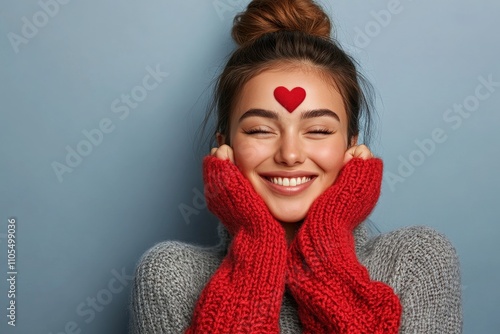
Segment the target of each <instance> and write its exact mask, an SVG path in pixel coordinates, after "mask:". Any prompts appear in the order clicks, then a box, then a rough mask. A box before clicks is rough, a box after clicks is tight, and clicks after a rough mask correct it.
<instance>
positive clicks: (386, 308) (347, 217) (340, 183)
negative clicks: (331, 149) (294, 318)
mask: <svg viewBox="0 0 500 334" xmlns="http://www.w3.org/2000/svg"><path fill="white" fill-rule="evenodd" d="M381 182H382V160H380V159H378V158H372V159H367V160H363V159H361V158H353V159H352V160H351V161H349V162H348V163H347V164H346V165H345V166H344V168H343V169H342V170H341V172H340V174H339V176H338V178H337V180H336V181H335V183H334V184H333V185H332V186H331V187H330V188H328V189H327V190H326V191H325V192H324V193H323V194H321V195H320V196H319V197H318V198H317V199H316V200H315V201H314V203H313V205H312V206H311V208H310V210H309V212H308V214H307V217H306V219H305V221H304V223H303V225H302V226H301V227H300V229H299V231H298V232H297V235H296V237H295V239H294V240H293V241H292V243H291V245H290V253H289V257H288V262H287V269H288V270H287V285H288V287H289V288H290V291H291V293H292V295H293V296H294V297H295V299H296V301H297V302H298V304H299V310H298V311H299V317H300V319H301V322H302V324H303V326H304V333H316V334H317V333H344V334H347V333H348V334H355V333H369V334H392V333H397V332H398V328H399V323H400V318H401V304H400V302H399V298H398V296H397V295H396V294H395V293H394V291H393V290H392V288H391V287H389V286H388V285H386V284H384V283H382V282H377V281H372V280H371V279H370V277H369V274H368V271H367V269H366V268H365V267H364V266H363V265H362V264H361V263H359V261H358V259H357V257H356V253H355V243H354V236H353V230H354V228H356V226H358V225H359V224H360V223H361V222H362V221H363V220H364V219H366V218H367V217H368V215H369V214H370V212H371V211H372V210H373V208H374V207H375V205H376V203H377V200H378V197H379V195H380V186H381Z"/></svg>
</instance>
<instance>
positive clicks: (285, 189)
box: [261, 172, 316, 196]
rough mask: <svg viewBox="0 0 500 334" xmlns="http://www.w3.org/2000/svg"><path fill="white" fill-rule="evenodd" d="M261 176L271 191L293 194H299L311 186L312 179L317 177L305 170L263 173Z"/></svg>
mask: <svg viewBox="0 0 500 334" xmlns="http://www.w3.org/2000/svg"><path fill="white" fill-rule="evenodd" d="M261 177H262V178H263V179H264V180H265V181H266V182H265V184H266V185H267V186H268V187H269V188H270V189H271V191H273V192H275V193H278V194H280V195H287V196H291V195H297V194H299V193H301V192H302V191H304V190H305V189H307V188H309V186H310V185H311V184H312V182H311V181H313V180H314V179H315V178H316V175H312V174H309V173H305V172H293V173H285V174H282V173H280V174H268V175H261Z"/></svg>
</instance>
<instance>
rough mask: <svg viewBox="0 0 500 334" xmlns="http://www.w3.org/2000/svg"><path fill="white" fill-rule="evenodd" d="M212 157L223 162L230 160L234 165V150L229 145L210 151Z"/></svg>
mask: <svg viewBox="0 0 500 334" xmlns="http://www.w3.org/2000/svg"><path fill="white" fill-rule="evenodd" d="M210 155H212V156H214V157H216V158H219V159H221V160H229V161H231V162H232V163H233V164H234V153H233V149H232V148H231V147H230V146H229V145H226V144H224V145H221V146H219V147H214V148H212V149H211V150H210Z"/></svg>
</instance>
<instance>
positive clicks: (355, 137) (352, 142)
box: [349, 135, 358, 147]
mask: <svg viewBox="0 0 500 334" xmlns="http://www.w3.org/2000/svg"><path fill="white" fill-rule="evenodd" d="M356 144H358V135H355V136H352V138H351V142H350V143H349V147H353V146H355V145H356Z"/></svg>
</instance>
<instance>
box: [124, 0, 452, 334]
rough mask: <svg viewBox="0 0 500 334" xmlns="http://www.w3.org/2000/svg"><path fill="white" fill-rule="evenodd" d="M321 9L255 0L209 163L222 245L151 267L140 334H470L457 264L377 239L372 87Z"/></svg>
mask: <svg viewBox="0 0 500 334" xmlns="http://www.w3.org/2000/svg"><path fill="white" fill-rule="evenodd" d="M330 28H331V27H330V21H329V18H328V16H327V15H326V14H325V13H324V12H323V11H322V9H321V8H320V7H319V6H317V5H316V4H315V3H314V2H313V1H307V0H254V1H252V2H251V3H250V4H249V5H248V8H247V9H246V11H245V12H243V13H242V14H240V15H239V16H237V18H236V19H235V23H234V27H233V31H232V35H233V38H234V40H235V41H236V42H237V43H238V44H239V48H238V49H237V50H236V51H235V52H234V53H233V54H232V56H231V58H230V59H229V61H228V63H227V64H226V67H225V69H224V71H223V73H222V74H221V76H220V77H219V80H218V84H217V88H216V91H215V102H216V110H217V113H218V120H217V134H216V137H217V141H218V145H219V146H218V147H217V148H213V149H212V151H211V154H210V155H209V156H208V157H206V158H205V160H204V164H203V173H204V182H205V196H206V199H207V204H208V207H209V209H210V211H211V212H212V213H214V214H215V215H216V216H217V217H218V218H219V219H220V221H221V224H220V229H219V231H220V236H221V242H220V244H219V245H217V246H215V247H212V248H203V247H198V246H195V245H189V244H185V243H181V242H175V241H168V242H163V243H160V244H158V245H156V246H154V247H153V248H151V249H150V250H149V251H148V252H147V253H146V254H145V255H144V256H143V257H142V259H141V261H140V263H139V265H138V268H137V271H136V278H135V284H134V287H133V294H132V312H131V313H132V314H131V332H132V333H370V334H372V333H384V334H387V333H443V334H446V333H460V332H461V326H462V313H461V296H460V277H459V264H458V259H457V256H456V253H455V250H454V248H453V247H452V245H451V244H450V243H449V242H448V241H447V240H446V239H445V238H444V237H443V236H442V235H440V234H438V233H437V232H435V231H434V230H432V229H429V228H425V227H411V228H404V229H401V230H398V231H394V232H392V233H388V234H385V235H378V236H376V237H373V238H369V237H368V233H367V227H366V226H365V224H364V223H363V221H364V220H365V219H366V218H367V216H368V215H369V214H370V212H371V211H372V210H373V208H374V206H375V205H376V202H377V200H378V197H379V194H380V186H381V181H382V161H381V160H380V159H379V158H376V157H374V156H373V154H372V153H371V152H370V150H369V149H368V147H367V146H365V145H358V134H359V132H360V120H361V118H362V117H363V116H365V118H367V119H369V114H368V115H364V114H363V113H366V112H369V110H368V109H369V108H368V103H367V100H366V98H365V95H364V92H363V89H362V87H363V86H362V84H361V83H362V82H363V81H362V77H361V76H360V75H359V73H358V71H357V69H356V67H355V64H354V62H353V60H352V59H351V58H350V57H349V56H348V55H347V54H346V53H345V52H344V51H342V50H341V49H340V48H339V46H338V45H337V44H336V42H335V41H333V40H331V39H330Z"/></svg>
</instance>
